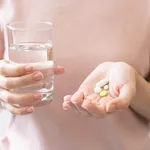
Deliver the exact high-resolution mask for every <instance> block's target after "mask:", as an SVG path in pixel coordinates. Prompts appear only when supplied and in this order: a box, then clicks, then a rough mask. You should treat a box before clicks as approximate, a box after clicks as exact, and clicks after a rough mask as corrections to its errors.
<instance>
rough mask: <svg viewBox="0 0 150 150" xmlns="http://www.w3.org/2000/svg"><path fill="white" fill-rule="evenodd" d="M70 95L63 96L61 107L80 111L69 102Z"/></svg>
mask: <svg viewBox="0 0 150 150" xmlns="http://www.w3.org/2000/svg"><path fill="white" fill-rule="evenodd" d="M71 98H72V95H67V96H65V97H64V102H63V109H64V110H68V109H72V110H73V111H75V112H77V113H80V111H79V110H78V109H77V108H76V107H75V105H74V104H73V103H72V102H71Z"/></svg>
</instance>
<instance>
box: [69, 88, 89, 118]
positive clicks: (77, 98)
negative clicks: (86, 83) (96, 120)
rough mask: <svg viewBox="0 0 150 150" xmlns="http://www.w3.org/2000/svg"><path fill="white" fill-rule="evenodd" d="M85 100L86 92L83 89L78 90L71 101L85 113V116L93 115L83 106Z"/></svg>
mask: <svg viewBox="0 0 150 150" xmlns="http://www.w3.org/2000/svg"><path fill="white" fill-rule="evenodd" d="M83 101H84V94H83V92H81V91H77V92H76V93H75V94H74V95H73V96H72V98H71V102H72V103H73V104H74V106H75V107H76V109H77V110H78V111H79V112H80V113H81V114H83V115H85V116H91V114H90V113H89V112H88V111H87V110H85V109H84V108H82V106H81V105H82V103H83Z"/></svg>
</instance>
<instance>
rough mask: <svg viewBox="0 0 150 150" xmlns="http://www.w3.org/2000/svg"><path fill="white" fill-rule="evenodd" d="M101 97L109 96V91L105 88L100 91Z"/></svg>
mask: <svg viewBox="0 0 150 150" xmlns="http://www.w3.org/2000/svg"><path fill="white" fill-rule="evenodd" d="M99 95H100V97H105V96H107V95H108V91H106V90H103V91H101V92H100V94H99Z"/></svg>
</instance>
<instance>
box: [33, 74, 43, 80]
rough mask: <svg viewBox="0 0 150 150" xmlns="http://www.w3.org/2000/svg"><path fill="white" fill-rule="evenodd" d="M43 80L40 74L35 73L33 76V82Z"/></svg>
mask: <svg viewBox="0 0 150 150" xmlns="http://www.w3.org/2000/svg"><path fill="white" fill-rule="evenodd" d="M42 78H43V75H42V73H39V72H38V73H35V74H34V75H33V79H34V80H36V81H39V80H41V79H42Z"/></svg>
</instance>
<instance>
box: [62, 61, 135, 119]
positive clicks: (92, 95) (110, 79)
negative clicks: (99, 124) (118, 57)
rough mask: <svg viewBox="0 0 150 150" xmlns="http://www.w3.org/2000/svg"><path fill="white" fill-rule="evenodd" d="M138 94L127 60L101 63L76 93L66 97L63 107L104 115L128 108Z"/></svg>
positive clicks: (133, 75)
mask: <svg viewBox="0 0 150 150" xmlns="http://www.w3.org/2000/svg"><path fill="white" fill-rule="evenodd" d="M135 93H136V72H135V70H134V69H133V68H132V67H131V66H130V65H128V64H126V63H124V62H117V63H113V62H106V63H103V64H100V65H99V66H98V67H97V68H96V69H95V70H94V71H93V72H92V73H91V74H90V75H89V76H88V77H87V79H85V81H84V82H83V83H82V85H81V86H80V88H79V90H78V91H77V92H75V94H73V95H67V96H65V97H64V103H63V108H64V109H65V110H69V109H71V110H75V111H77V112H79V113H80V114H83V115H85V114H86V116H93V117H103V116H105V115H107V114H110V113H113V112H115V111H117V110H124V109H126V108H128V107H129V105H130V103H131V100H132V99H133V97H134V95H135Z"/></svg>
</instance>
